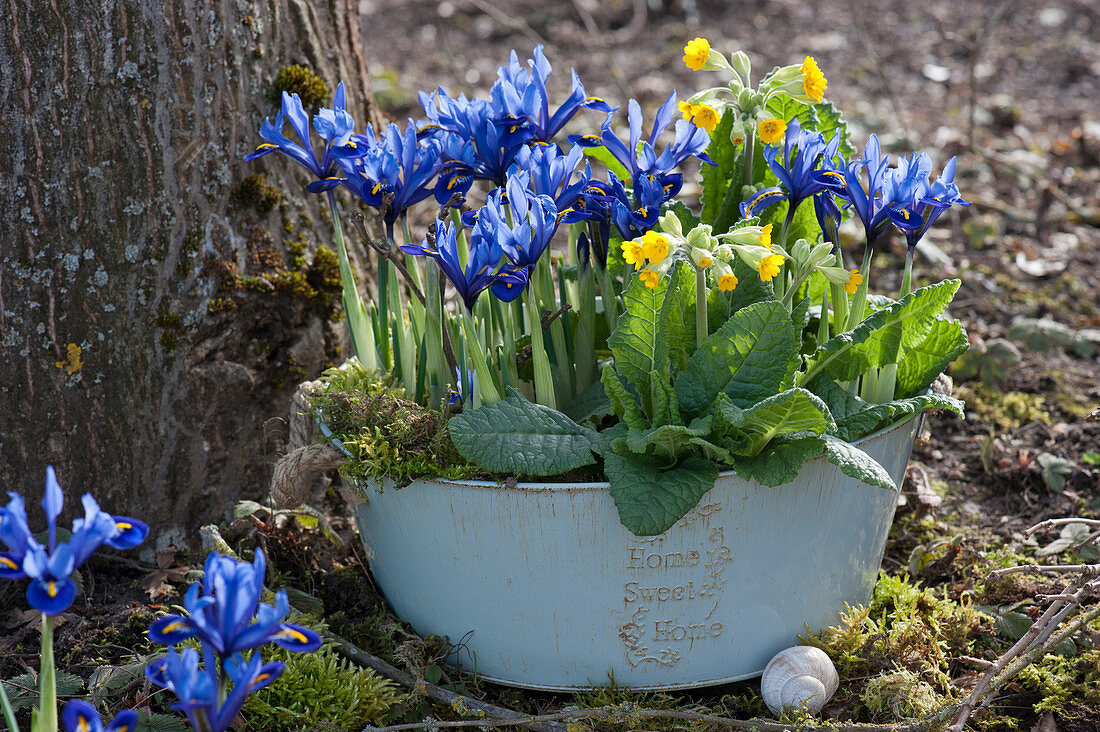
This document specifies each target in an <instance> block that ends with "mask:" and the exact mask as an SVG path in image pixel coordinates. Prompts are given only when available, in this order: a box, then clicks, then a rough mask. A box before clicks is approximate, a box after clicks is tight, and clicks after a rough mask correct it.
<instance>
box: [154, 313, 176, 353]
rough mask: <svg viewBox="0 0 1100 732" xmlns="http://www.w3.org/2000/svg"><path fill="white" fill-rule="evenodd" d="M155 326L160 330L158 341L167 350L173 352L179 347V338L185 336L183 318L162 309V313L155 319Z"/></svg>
mask: <svg viewBox="0 0 1100 732" xmlns="http://www.w3.org/2000/svg"><path fill="white" fill-rule="evenodd" d="M153 325H154V326H155V327H157V328H160V331H161V332H160V337H159V338H158V339H157V340H158V341H159V342H160V345H162V346H164V348H165V350H167V351H173V350H175V348H176V346H177V345H179V338H180V336H181V335H183V331H184V328H183V318H181V317H180V316H179V315H176V314H175V313H173V312H172V311H170V310H169V309H168V308H167V307H161V309H160V312H159V313H157V315H156V317H154V318H153Z"/></svg>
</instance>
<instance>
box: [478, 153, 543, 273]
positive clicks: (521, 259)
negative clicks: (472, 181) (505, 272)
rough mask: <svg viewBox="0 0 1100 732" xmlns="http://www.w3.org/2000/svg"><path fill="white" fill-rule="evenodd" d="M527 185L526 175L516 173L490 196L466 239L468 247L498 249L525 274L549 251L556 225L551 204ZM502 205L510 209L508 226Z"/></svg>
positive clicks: (524, 173)
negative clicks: (482, 244) (479, 245)
mask: <svg viewBox="0 0 1100 732" xmlns="http://www.w3.org/2000/svg"><path fill="white" fill-rule="evenodd" d="M530 184H531V176H530V174H529V173H527V172H526V171H516V172H515V173H514V174H513V175H512V176H510V177H509V178H508V185H507V187H506V188H504V189H500V188H497V189H496V190H494V191H492V192H490V193H489V195H488V197H487V198H486V201H485V205H484V206H483V207H482V208H481V210H480V211H479V212H478V216H477V224H476V225H475V226H474V230H473V233H472V234H471V236H470V241H471V247H473V242H474V241H477V240H480V241H484V242H486V243H485V247H486V248H488V249H493V248H498V249H500V250H501V251H503V252H504V256H506V257H507V258H508V261H509V262H511V263H512V265H513V266H514V267H515V268H517V269H518V268H526V269H527V270H528V274H530V270H532V269H534V267H535V264H536V263H538V261H539V259H540V258H541V257H542V255H543V252H545V251H546V250H547V248H549V246H550V240H551V239H553V237H554V232H555V231H556V230H557V225H558V221H557V218H558V210H557V208H556V207H555V206H554V200H553V199H552V198H550V196H547V195H540V194H536V193H534V192H533V191H532V190H531V189H530ZM505 205H508V206H509V207H510V209H511V213H512V224H511V225H509V224H508V216H507V212H506V210H505ZM494 292H495V290H494Z"/></svg>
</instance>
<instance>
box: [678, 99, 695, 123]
mask: <svg viewBox="0 0 1100 732" xmlns="http://www.w3.org/2000/svg"><path fill="white" fill-rule="evenodd" d="M694 106H695V105H694V104H692V103H691V102H677V103H676V109H678V110H680V114H682V115H683V116H684V119H687V120H690V119H691V108H692V107H694Z"/></svg>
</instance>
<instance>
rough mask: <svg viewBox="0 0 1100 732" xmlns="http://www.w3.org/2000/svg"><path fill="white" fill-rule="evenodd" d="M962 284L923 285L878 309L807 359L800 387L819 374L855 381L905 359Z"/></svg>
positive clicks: (932, 325)
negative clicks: (862, 375) (868, 373)
mask: <svg viewBox="0 0 1100 732" xmlns="http://www.w3.org/2000/svg"><path fill="white" fill-rule="evenodd" d="M959 284H960V282H959V280H945V281H943V282H939V283H936V284H934V285H928V286H927V287H922V288H920V289H919V290H916V291H914V292H912V293H910V294H908V295H906V296H905V297H904V298H902V300H901V301H900V302H895V303H892V304H890V305H887V306H886V307H883V308H882V309H880V310H876V311H875V312H874V313H872V314H871V315H869V316H867V318H865V319H864V321H863V322H862V323H860V324H859V325H858V326H856V327H855V328H853V329H852V330H850V331H846V332H844V333H840V334H839V335H837V336H834V337H833V338H832V339H830V340H829V341H827V342H826V343H824V344H823V345H822V346H820V347H819V348H818V349H817V351H816V352H814V354H813V355H812V356H810V357H808V358H807V359H806V370H805V371H804V372H802V373H800V375H799V378H798V384H799V386H803V385H805V384H806V383H808V382H809V381H811V380H812V379H813V378H814V377H816V376H817V375H818V374H819V373H825V374H828V375H829V376H830V377H832V378H834V379H836V380H837V381H852V380H853V379H855V378H856V377H858V376H860V375H861V374H864V373H866V372H867V370H868V369H870V368H873V367H874V368H878V367H881V366H884V365H886V364H889V363H896V362H897V361H898V360H903V359H904V357H905V355H906V352H907V351H908V350H910V349H913V348H916V347H918V346H920V345H921V344H922V343H923V342H924V340H925V339H926V338H927V337H928V335H929V333H930V332H931V331H932V329H933V327H934V323H935V322H936V318H937V316H939V314H940V313H942V312H943V311H944V309H945V308H946V307H947V305H948V304H949V303H950V302H951V299H952V298H953V297H954V296H955V292H956V290H958V289H959Z"/></svg>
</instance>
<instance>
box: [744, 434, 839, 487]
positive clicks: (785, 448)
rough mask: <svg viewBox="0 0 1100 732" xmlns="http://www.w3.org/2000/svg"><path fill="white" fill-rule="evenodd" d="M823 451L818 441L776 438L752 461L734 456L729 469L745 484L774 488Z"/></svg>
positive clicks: (816, 439)
mask: <svg viewBox="0 0 1100 732" xmlns="http://www.w3.org/2000/svg"><path fill="white" fill-rule="evenodd" d="M824 449H825V442H824V440H822V439H821V438H820V437H799V438H793V439H791V438H785V437H780V438H777V439H776V440H775V441H774V442H773V443H772V444H771V445H770V446H769V447H768V449H767V450H765V451H764V452H762V453H760V454H759V455H756V456H753V457H743V456H737V455H735V456H734V457H733V459H732V460H731V461H730V465H732V466H733V469H734V470H736V471H737V474H738V475H739V476H741V477H742V478H744V479H745V480H755V481H756V482H757V483H760V484H762V485H766V486H768V487H769V488H774V487H776V486H779V485H783V484H784V483H790V482H791V481H792V480H794V479H795V478H797V477H798V473H799V471H801V470H802V465H803V464H804V463H805V462H806V461H807V460H812V459H813V458H815V457H817V456H818V455H820V454H821V452H822V451H823V450H824Z"/></svg>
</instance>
